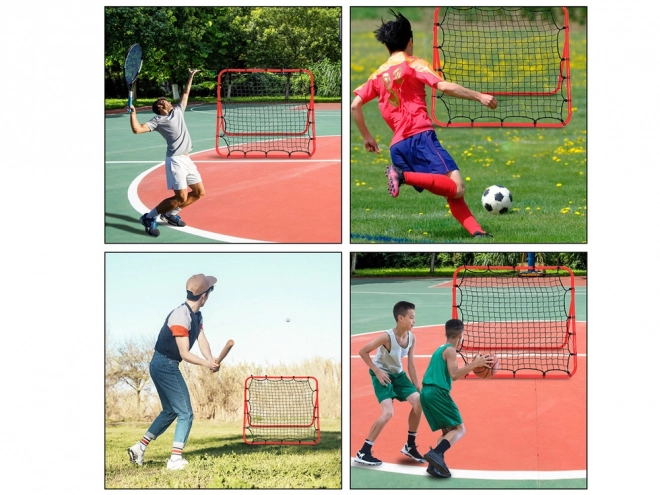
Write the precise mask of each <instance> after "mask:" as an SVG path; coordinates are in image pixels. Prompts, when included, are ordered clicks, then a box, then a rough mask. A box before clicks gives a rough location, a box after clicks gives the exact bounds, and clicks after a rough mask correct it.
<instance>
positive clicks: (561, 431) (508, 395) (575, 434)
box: [350, 323, 587, 471]
mask: <svg viewBox="0 0 660 495" xmlns="http://www.w3.org/2000/svg"><path fill="white" fill-rule="evenodd" d="M413 332H414V334H415V335H416V337H417V349H416V357H415V364H416V367H417V374H418V377H419V381H420V383H421V380H422V377H423V375H424V372H425V371H426V368H427V366H428V363H429V360H430V357H431V355H432V354H433V352H434V351H435V350H436V349H437V348H438V347H439V346H441V345H443V344H444V343H445V337H444V327H443V326H442V325H439V326H432V327H423V328H416V329H414V330H413ZM375 336H376V334H373V333H372V334H366V335H357V336H354V337H352V338H351V409H350V410H351V456H352V457H353V456H355V453H356V452H357V451H358V450H359V449H360V447H361V446H362V444H363V442H364V440H365V438H366V436H367V433H368V432H369V428H370V427H371V425H372V424H373V422H374V421H375V420H376V419H377V418H378V417H379V416H380V406H379V405H378V403H377V401H376V398H375V395H374V392H373V386H372V384H371V378H370V376H369V372H368V368H367V366H366V364H365V363H364V361H363V360H362V359H361V358H360V357H359V354H358V352H359V350H360V348H361V347H362V346H363V345H364V344H366V343H367V342H369V341H370V340H372V339H373V338H375ZM577 353H578V358H577V359H578V365H577V371H576V373H575V375H573V376H572V377H571V378H567V379H524V378H515V379H514V378H510V379H490V380H480V379H473V378H465V379H460V380H458V381H456V382H454V384H453V386H452V392H451V394H452V397H453V399H454V401H455V402H456V404H457V405H458V408H459V410H460V412H461V415H462V417H463V421H464V424H465V428H466V433H465V435H464V436H463V437H462V438H461V439H460V440H459V441H458V442H457V443H456V444H455V445H454V446H452V448H451V449H450V450H449V451H448V452H447V453H446V454H445V459H446V461H447V465H448V466H449V468H450V469H465V470H486V471H491V470H493V471H573V470H586V468H587V448H586V445H587V381H586V375H587V373H586V368H587V363H586V324H585V323H578V324H577ZM407 366H408V361H407V358H405V359H404V370H405V371H407ZM459 366H463V363H462V360H461V362H460V363H459ZM409 412H410V406H409V404H408V403H407V402H405V403H404V402H398V401H395V403H394V417H393V418H392V419H391V420H390V422H389V423H388V424H387V426H386V427H385V429H384V430H383V432H382V433H381V434H380V436H379V437H378V439H377V440H376V442H375V444H374V447H373V452H374V454H375V456H376V457H378V458H379V459H381V460H382V461H383V462H388V463H395V464H403V465H410V466H420V469H425V466H426V464H424V465H422V464H417V463H416V462H414V461H412V459H409V458H407V457H406V456H404V455H403V454H401V453H400V450H401V448H402V447H403V445H404V443H405V442H406V434H407V428H408V414H409ZM440 435H441V432H437V433H433V432H432V431H431V429H430V428H429V426H428V423H427V422H426V419H424V417H423V416H422V422H421V425H420V428H419V431H418V434H417V444H418V445H419V451H420V452H421V453H422V454H424V453H426V452H428V449H429V447H430V446H435V444H436V441H437V439H438V438H439V436H440ZM422 466H424V467H422Z"/></svg>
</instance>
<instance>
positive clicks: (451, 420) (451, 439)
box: [419, 319, 493, 478]
mask: <svg viewBox="0 0 660 495" xmlns="http://www.w3.org/2000/svg"><path fill="white" fill-rule="evenodd" d="M463 331H464V327H463V322H462V321H461V320H453V319H452V320H449V321H448V322H447V323H445V335H446V337H447V342H446V343H445V345H443V346H442V347H440V348H439V349H438V350H436V351H435V352H434V353H433V356H432V357H431V361H430V362H429V367H428V368H427V370H426V373H424V378H423V379H422V390H421V392H420V394H419V399H420V403H421V405H422V411H423V412H424V416H425V417H426V420H427V422H428V424H429V426H430V427H431V430H432V431H438V430H442V436H441V437H440V438H439V439H438V442H437V444H436V447H435V448H434V449H431V450H430V451H429V452H428V453H427V454H425V455H424V459H426V460H427V461H428V463H429V467H428V469H427V470H426V472H427V473H429V474H430V475H431V476H435V477H437V478H449V477H450V476H451V473H450V472H449V469H448V468H447V465H446V464H445V456H444V454H445V452H446V451H447V449H449V447H451V446H452V445H453V444H455V443H456V442H457V441H458V440H459V439H460V438H461V437H462V436H463V435H464V434H465V426H464V425H463V419H462V418H461V413H460V412H459V411H458V407H457V406H456V403H455V402H454V400H453V399H452V398H451V395H449V393H450V392H451V384H452V382H453V381H454V380H458V379H459V378H463V377H464V376H465V375H467V374H468V373H469V372H470V371H472V370H473V369H475V368H478V367H480V366H488V367H490V366H492V364H493V357H492V356H491V355H490V354H489V355H486V356H482V355H481V354H480V353H479V354H477V356H476V357H475V358H474V359H473V360H472V362H471V363H470V364H468V365H466V366H463V367H462V368H459V367H458V364H457V363H456V349H458V348H459V347H460V345H461V343H462V342H463Z"/></svg>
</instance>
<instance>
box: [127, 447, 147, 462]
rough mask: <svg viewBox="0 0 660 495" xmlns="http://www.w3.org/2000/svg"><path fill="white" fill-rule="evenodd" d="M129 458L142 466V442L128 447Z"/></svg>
mask: <svg viewBox="0 0 660 495" xmlns="http://www.w3.org/2000/svg"><path fill="white" fill-rule="evenodd" d="M128 460H129V461H131V462H132V463H133V464H137V465H138V466H142V462H143V461H144V450H142V445H141V444H140V442H138V443H136V444H135V445H133V446H132V447H129V448H128Z"/></svg>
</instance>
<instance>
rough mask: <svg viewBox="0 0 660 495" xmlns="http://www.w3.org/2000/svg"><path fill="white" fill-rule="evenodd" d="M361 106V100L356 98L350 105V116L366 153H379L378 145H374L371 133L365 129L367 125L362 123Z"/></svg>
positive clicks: (362, 103)
mask: <svg viewBox="0 0 660 495" xmlns="http://www.w3.org/2000/svg"><path fill="white" fill-rule="evenodd" d="M362 105H364V102H363V101H362V98H361V97H360V96H356V97H355V99H354V100H353V103H351V115H352V116H353V121H354V122H355V125H357V128H358V130H359V131H360V135H361V136H362V140H363V142H364V147H365V148H366V149H367V151H369V152H370V153H380V149H378V143H376V140H375V139H374V138H373V137H372V136H371V133H370V132H369V129H368V128H367V124H366V122H365V121H364V114H363V113H362Z"/></svg>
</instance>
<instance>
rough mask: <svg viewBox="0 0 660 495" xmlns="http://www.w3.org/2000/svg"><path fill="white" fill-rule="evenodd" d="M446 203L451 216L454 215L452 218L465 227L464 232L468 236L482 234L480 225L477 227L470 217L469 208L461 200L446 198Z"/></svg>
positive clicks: (473, 219) (482, 230)
mask: <svg viewBox="0 0 660 495" xmlns="http://www.w3.org/2000/svg"><path fill="white" fill-rule="evenodd" d="M447 203H449V209H450V210H451V214H452V215H454V218H455V219H456V220H458V221H459V222H460V224H461V225H462V226H463V227H465V230H467V231H468V232H469V233H470V235H474V233H475V232H484V229H482V228H481V225H479V224H478V223H477V221H476V220H475V218H474V217H473V216H472V212H471V211H470V207H469V206H468V205H467V204H466V203H465V200H464V199H463V198H457V199H449V198H447Z"/></svg>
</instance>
